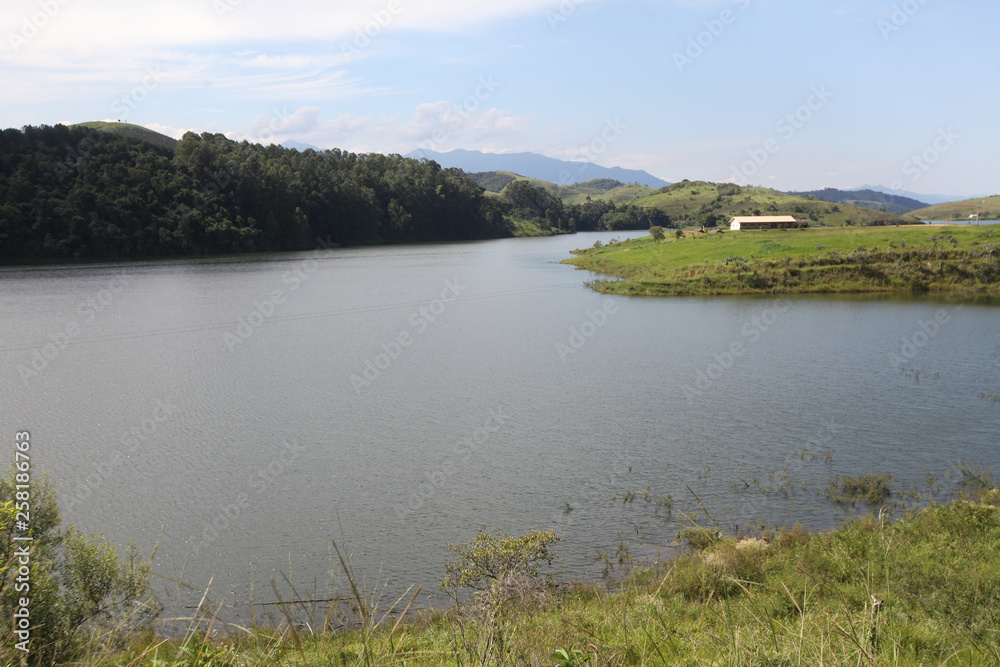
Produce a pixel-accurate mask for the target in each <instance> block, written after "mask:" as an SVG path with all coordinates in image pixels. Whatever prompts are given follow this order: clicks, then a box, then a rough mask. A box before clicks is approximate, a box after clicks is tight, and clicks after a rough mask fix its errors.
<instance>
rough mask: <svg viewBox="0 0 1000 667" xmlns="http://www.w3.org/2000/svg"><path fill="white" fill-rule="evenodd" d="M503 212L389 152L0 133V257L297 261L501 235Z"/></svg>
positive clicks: (505, 229)
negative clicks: (212, 256) (250, 255)
mask: <svg viewBox="0 0 1000 667" xmlns="http://www.w3.org/2000/svg"><path fill="white" fill-rule="evenodd" d="M505 210H509V205H507V204H505V202H503V201H497V200H494V199H488V198H486V197H484V196H483V190H482V188H480V187H479V186H477V185H476V184H475V183H473V182H472V181H471V180H469V179H467V178H464V177H463V176H462V175H461V173H460V172H459V171H457V170H454V169H441V167H440V166H439V165H438V164H437V163H435V162H430V161H418V160H415V159H409V158H403V157H400V156H398V155H389V156H387V155H379V154H369V155H356V154H353V153H346V152H342V151H340V150H337V149H334V150H330V151H323V152H315V151H306V152H304V153H300V152H298V151H295V150H290V149H285V148H282V147H280V146H267V147H264V146H261V145H257V144H250V143H247V142H242V143H237V142H234V141H230V140H229V139H227V138H226V137H225V136H223V135H221V134H202V135H201V136H199V135H196V134H194V133H190V132H189V133H188V134H187V135H185V136H184V138H183V139H182V140H181V141H180V142H179V143H178V144H177V146H176V149H175V150H173V151H171V150H170V149H169V148H168V147H166V146H157V145H154V144H152V143H149V142H147V141H143V140H141V139H136V138H129V137H123V136H120V135H117V134H112V133H109V132H101V131H99V130H94V129H92V128H86V127H82V126H73V127H67V126H64V125H56V126H54V127H50V126H40V127H30V126H29V127H25V128H23V129H21V130H17V129H8V130H3V131H0V260H2V261H28V260H34V259H45V258H98V257H99V258H106V257H142V256H157V255H161V256H166V255H181V254H184V255H193V254H207V253H230V252H251V251H272V250H305V249H312V248H315V247H317V238H321V239H323V240H324V242H328V243H340V244H351V243H361V242H372V241H383V242H402V241H432V240H461V239H476V238H495V237H502V236H511V235H512V233H513V229H512V224H511V222H510V221H509V219H508V218H506V217H505V215H504V212H505Z"/></svg>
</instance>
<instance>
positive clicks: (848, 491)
mask: <svg viewBox="0 0 1000 667" xmlns="http://www.w3.org/2000/svg"><path fill="white" fill-rule="evenodd" d="M892 482H893V476H892V475H890V474H888V473H883V474H881V475H861V476H859V477H848V476H847V475H844V476H840V475H838V476H837V477H835V478H833V479H831V480H830V483H829V484H828V485H827V488H826V496H827V498H829V499H830V500H832V501H833V502H835V503H840V504H842V505H853V504H855V503H861V502H863V503H867V504H869V505H881V504H882V503H883V502H885V499H886V498H888V497H889V496H890V495H892V489H891V486H892Z"/></svg>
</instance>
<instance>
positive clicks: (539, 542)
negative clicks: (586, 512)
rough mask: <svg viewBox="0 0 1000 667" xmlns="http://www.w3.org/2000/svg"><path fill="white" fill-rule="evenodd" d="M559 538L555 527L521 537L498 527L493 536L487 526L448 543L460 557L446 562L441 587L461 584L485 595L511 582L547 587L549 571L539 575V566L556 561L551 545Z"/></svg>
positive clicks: (448, 587) (456, 586)
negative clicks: (467, 537)
mask: <svg viewBox="0 0 1000 667" xmlns="http://www.w3.org/2000/svg"><path fill="white" fill-rule="evenodd" d="M558 541H559V538H558V537H557V536H556V534H555V533H554V532H552V531H551V530H533V531H531V532H530V533H527V534H525V535H522V536H521V537H511V536H507V535H504V534H503V531H497V534H496V536H493V535H490V534H489V533H487V532H486V527H485V526H483V528H482V529H481V530H480V531H479V533H478V534H477V535H476V536H475V537H474V538H472V539H471V540H469V541H468V542H466V543H465V544H460V545H457V546H456V545H454V544H452V543H451V542H449V543H448V549H449V550H451V551H452V552H454V553H455V554H456V555H457V556H458V558H456V559H455V560H453V561H450V562H447V563H445V564H444V570H445V572H446V573H447V576H445V578H444V579H443V580H442V582H441V589H442V590H449V589H451V590H456V591H457V589H459V588H472V589H473V590H476V591H478V593H479V595H482V594H483V593H487V592H491V591H493V592H495V591H494V590H493V589H496V588H497V587H503V586H505V585H508V584H511V583H520V584H525V585H528V586H531V587H533V588H541V587H544V586H545V585H546V584H547V583H548V575H546V576H545V577H541V576H539V574H538V569H539V567H541V565H542V564H543V563H545V564H547V565H551V564H552V561H553V560H554V559H555V555H554V554H552V553H551V552H550V551H549V547H550V546H551V545H553V544H555V543H556V542H558ZM510 592H511V593H515V592H516V591H510Z"/></svg>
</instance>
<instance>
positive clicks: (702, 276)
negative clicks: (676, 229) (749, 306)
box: [565, 225, 1000, 296]
mask: <svg viewBox="0 0 1000 667" xmlns="http://www.w3.org/2000/svg"><path fill="white" fill-rule="evenodd" d="M996 231H1000V230H994V229H992V226H990V227H975V226H965V225H955V226H951V227H931V226H927V225H910V226H905V227H817V228H811V229H795V230H756V231H742V232H729V231H727V232H721V233H710V234H688V235H687V236H684V237H682V238H677V237H675V236H669V237H668V240H666V241H665V242H661V243H656V242H654V241H653V239H652V237H649V236H647V237H645V238H641V239H635V240H632V241H629V242H627V243H616V244H612V245H607V246H602V247H595V248H588V249H586V250H579V251H575V253H574V254H576V255H577V256H576V257H574V258H573V259H568V260H565V262H566V263H567V264H573V265H575V266H578V267H580V268H582V269H586V270H588V271H593V272H596V273H602V274H605V275H608V276H614V277H615V278H618V279H619V280H598V281H595V282H594V283H593V285H592V286H593V287H594V288H595V289H597V290H599V291H601V292H607V293H614V294H634V295H644V296H659V295H684V294H792V293H824V292H827V293H831V292H926V291H941V292H945V291H963V292H968V293H974V292H979V293H989V294H998V293H1000V249H998V245H1000V244H998V243H997V238H998V235H997V234H996Z"/></svg>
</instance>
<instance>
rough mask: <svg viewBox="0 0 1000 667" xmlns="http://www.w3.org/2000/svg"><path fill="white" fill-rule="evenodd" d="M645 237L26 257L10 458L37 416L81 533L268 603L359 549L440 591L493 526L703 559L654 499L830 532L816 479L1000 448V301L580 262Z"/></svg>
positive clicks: (372, 574)
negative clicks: (678, 285)
mask: <svg viewBox="0 0 1000 667" xmlns="http://www.w3.org/2000/svg"><path fill="white" fill-rule="evenodd" d="M639 235H642V233H641V232H632V233H617V234H608V233H587V234H576V235H574V236H560V237H552V238H535V239H505V240H495V241H484V242H471V243H453V244H426V245H408V246H394V247H363V248H343V249H318V250H316V251H314V252H306V253H289V254H278V255H262V256H239V257H227V258H211V259H186V260H168V261H150V262H132V263H104V264H90V265H74V266H44V267H31V268H13V267H10V268H3V269H0V313H2V314H3V317H2V320H0V363H2V372H3V381H2V392H3V406H4V410H3V428H4V432H5V433H6V435H5V436H4V437H5V438H6V439H7V442H8V444H9V457H10V458H9V460H10V461H13V449H14V447H13V442H14V434H15V432H17V431H24V430H27V431H30V432H31V442H32V450H31V451H32V454H33V466H34V471H35V474H38V473H40V472H41V471H43V470H48V471H51V474H52V478H53V481H54V482H55V484H56V486H57V489H58V494H59V499H60V505H61V507H62V509H63V514H64V522H65V523H74V524H75V525H76V526H77V527H79V528H81V529H83V530H85V531H88V532H103V533H104V534H105V535H106V536H108V537H109V538H110V539H112V540H114V541H116V542H119V543H124V542H126V541H127V540H129V539H132V540H134V541H135V542H136V543H137V544H138V545H139V546H141V547H142V549H143V552H144V553H145V554H147V555H148V554H149V553H151V551H152V549H153V547H154V545H156V544H157V543H158V544H159V547H158V551H157V553H156V560H155V563H154V569H155V570H156V571H157V572H159V573H162V574H165V575H169V576H172V577H178V576H181V575H182V576H183V579H184V581H185V582H187V583H189V584H190V585H192V586H194V587H196V588H199V589H203V588H204V587H205V586H207V585H208V584H209V581H210V580H211V581H212V589H211V591H212V593H213V594H214V595H216V596H217V599H220V600H221V599H222V598H223V597H225V598H226V600H227V602H228V603H230V604H233V605H234V606H235V607H236V609H235V610H234V611H233V612H232V614H233V616H234V617H236V618H241V619H245V618H246V617H247V616H248V612H247V611H246V609H247V608H246V603H247V602H248V600H249V596H250V584H251V582H253V585H254V590H255V593H254V595H255V597H256V599H257V600H258V601H259V600H261V599H268V600H269V599H271V597H272V596H271V594H270V587H269V584H268V583H267V582H268V581H269V580H270V579H272V578H275V579H277V580H278V582H279V584H281V583H282V581H283V580H282V576H283V575H285V576H291V577H292V578H293V579H294V581H295V582H296V584H297V586H299V587H301V588H302V589H306V590H307V591H308V592H309V593H312V592H313V591H314V583H315V590H317V591H318V592H320V593H325V592H326V591H327V588H328V584H329V580H330V572H331V571H335V570H337V569H338V568H336V567H335V564H334V559H335V556H333V554H332V553H331V549H330V544H331V542H330V541H331V538H333V539H337V540H338V542H340V543H343V544H344V545H346V549H347V550H348V551H349V552H350V553H352V554H353V563H354V567H355V569H356V572H357V573H358V574H359V575H361V574H364V575H365V576H366V577H367V583H368V586H369V588H372V587H373V585H374V583H375V581H376V580H379V581H381V582H383V583H384V582H388V588H387V591H388V592H390V593H398V592H402V591H403V590H405V588H406V587H407V586H409V585H411V584H415V585H418V586H422V587H423V593H422V595H421V598H420V600H421V603H422V604H435V603H438V604H441V603H444V602H445V598H444V596H443V594H441V593H439V592H438V590H437V588H438V585H439V583H440V579H441V577H442V576H443V570H442V563H443V562H444V561H445V559H446V558H448V556H449V552H448V550H447V547H446V545H447V543H448V542H449V541H451V542H453V543H456V544H457V543H460V542H464V541H466V540H468V539H470V538H471V537H473V536H474V535H475V534H476V532H477V530H478V529H479V528H480V527H482V526H487V527H489V529H490V530H491V531H492V530H494V529H497V528H502V529H504V530H505V531H506V532H507V533H508V534H520V533H522V532H525V531H527V530H530V529H532V528H540V529H547V528H551V529H553V530H555V531H557V532H558V533H559V534H561V535H562V534H564V535H565V537H564V540H563V542H562V543H561V544H559V545H558V546H557V552H558V553H559V554H560V556H561V557H562V562H561V565H560V567H561V569H562V571H563V573H564V576H566V577H582V576H587V575H588V574H594V573H596V574H600V572H601V570H602V565H601V564H600V563H598V562H597V560H598V554H599V553H604V554H610V555H612V556H613V555H614V554H615V553H616V550H617V547H618V544H619V543H620V542H623V543H624V544H626V545H628V547H629V549H630V551H631V553H632V554H633V555H636V556H655V555H657V554H658V553H659V554H662V555H668V554H670V553H673V552H674V549H673V548H672V547H671V546H670V545H671V543H672V542H673V541H674V538H675V535H676V531H677V529H678V525H679V524H678V523H674V522H671V521H668V520H666V519H665V518H664V516H663V515H664V513H665V508H664V507H662V506H659V507H658V506H657V505H656V503H652V502H650V503H647V502H646V500H645V499H644V498H643V493H644V491H645V490H646V489H649V491H648V492H646V495H647V498H649V499H652V498H663V497H665V496H667V495H668V494H669V495H670V496H672V498H673V508H672V511H671V514H670V516H671V518H672V519H677V518H678V517H679V516H680V513H681V512H683V513H685V514H687V515H689V516H694V515H695V514H697V513H700V515H701V516H700V518H699V519H698V520H699V521H700V522H708V520H706V519H705V517H704V512H705V511H707V512H709V513H711V514H712V516H713V517H715V518H718V519H720V520H722V521H724V522H725V525H730V523H729V522H736V523H739V524H740V525H741V526H746V525H748V523H749V522H751V521H753V520H761V519H763V520H767V521H772V522H783V521H795V520H798V521H803V522H804V523H806V524H807V525H811V526H817V527H818V526H828V525H831V524H832V522H833V521H835V519H836V514H835V512H834V510H833V509H831V507H830V506H829V505H828V504H827V503H825V502H824V501H823V499H822V498H821V497H820V496H818V495H817V494H816V493H815V490H802V489H801V485H798V484H797V483H795V482H796V481H798V480H806V479H811V480H812V486H811V487H810V488H813V487H815V489H822V487H824V486H825V484H826V482H827V480H828V479H829V478H831V477H833V476H834V475H838V474H860V473H868V472H891V473H893V474H894V475H896V477H897V478H898V479H900V480H904V479H912V480H918V479H922V478H923V477H925V472H924V470H925V469H927V470H929V471H931V472H933V473H934V474H937V475H941V474H943V472H944V471H945V469H946V468H948V467H949V466H952V465H953V464H955V462H956V461H959V460H963V461H973V462H977V463H980V464H982V465H987V466H994V467H995V466H996V465H997V463H998V462H1000V453H998V446H997V445H998V437H997V434H998V433H1000V402H998V400H1000V399H997V398H996V396H997V395H1000V326H998V325H1000V310H998V309H997V308H996V307H995V305H988V304H987V305H982V304H981V303H979V302H971V301H962V300H960V299H955V298H952V299H945V298H936V299H935V298H931V297H924V298H915V297H899V296H809V297H788V298H747V297H726V298H663V299H651V298H627V297H608V296H604V295H601V294H597V293H595V292H593V291H591V290H590V289H588V288H586V287H585V286H584V285H583V282H584V281H585V280H587V279H588V278H589V277H591V276H590V274H587V273H584V272H580V271H578V270H575V269H574V268H573V267H570V266H566V265H561V264H559V263H558V262H559V260H561V259H565V258H566V257H568V256H569V255H568V252H569V250H571V249H573V248H579V247H589V246H591V245H593V243H594V242H595V241H596V240H601V241H602V242H605V243H606V242H607V241H608V240H609V239H610V238H611V237H613V236H619V237H629V236H631V237H636V236H639ZM991 397H992V398H991ZM741 478H742V479H744V480H747V483H751V481H752V480H753V479H756V480H757V482H753V486H751V488H749V489H748V488H747V487H746V486H745V484H744V483H742V482H740V479H741ZM769 479H770V480H771V483H773V485H774V486H777V485H779V484H782V483H784V484H786V487H785V488H788V487H789V486H795V487H796V488H799V489H800V490H799V491H797V492H795V493H794V494H793V495H794V496H795V502H794V503H791V502H789V500H788V499H786V498H784V497H783V496H782V494H780V493H758V492H755V488H754V487H756V486H757V485H758V484H759V487H757V488H758V489H760V488H763V489H767V487H768V484H769V482H768V480H769ZM629 492H634V493H636V494H637V496H636V498H635V499H634V500H633V501H632V502H630V503H629V502H623V500H622V495H623V494H627V493H629ZM613 495H614V498H613V497H612V496H613ZM695 496H697V499H696V498H695ZM213 577H214V579H213ZM343 584H344V579H343V577H342V576H340V575H338V576H337V577H336V578H335V579H334V585H335V586H338V587H340V588H341V590H343ZM165 586H166V587H168V588H169V587H171V586H172V585H170V584H164V583H163V582H160V583H158V588H160V589H161V590H162V589H163V588H164V587H165ZM283 590H285V591H287V586H286V585H283ZM300 592H302V591H300ZM181 597H182V598H183V599H184V600H190V596H186V597H185V596H181ZM194 602H197V596H195V599H194Z"/></svg>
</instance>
